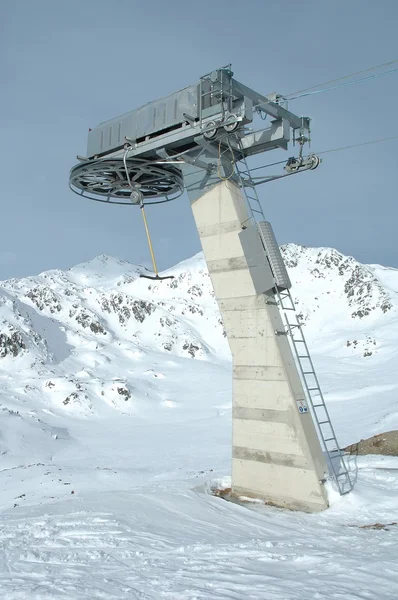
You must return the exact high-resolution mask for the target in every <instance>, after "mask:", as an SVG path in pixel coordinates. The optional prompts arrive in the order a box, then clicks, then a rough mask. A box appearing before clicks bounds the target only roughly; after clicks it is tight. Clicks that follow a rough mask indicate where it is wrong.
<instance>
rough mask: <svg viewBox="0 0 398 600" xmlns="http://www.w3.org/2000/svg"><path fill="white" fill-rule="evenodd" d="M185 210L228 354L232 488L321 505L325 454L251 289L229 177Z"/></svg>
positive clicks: (263, 301) (276, 319)
mask: <svg viewBox="0 0 398 600" xmlns="http://www.w3.org/2000/svg"><path fill="white" fill-rule="evenodd" d="M203 192H204V193H203V194H202V195H199V194H198V193H195V196H194V197H192V198H191V200H192V210H193V214H194V218H195V222H196V226H197V229H198V232H199V236H200V240H201V243H202V248H203V252H204V255H205V259H206V262H207V266H208V269H209V273H210V277H211V281H212V284H213V288H214V292H215V296H216V299H217V302H218V305H219V308H220V312H221V316H222V319H223V322H224V327H225V330H226V334H227V338H228V341H229V345H230V348H231V352H232V357H233V413H232V418H233V442H232V444H233V448H232V493H233V494H234V495H239V496H242V495H244V496H249V497H255V498H262V499H264V500H265V501H267V502H269V503H272V504H275V505H277V506H281V507H286V508H290V509H296V510H303V511H306V512H313V511H320V510H323V509H325V508H327V506H328V502H327V496H326V492H325V488H324V485H323V479H324V476H325V473H327V466H326V462H325V459H324V456H323V453H322V450H321V446H320V443H319V440H318V437H317V434H316V431H315V427H314V424H313V421H312V417H311V415H310V413H306V414H300V413H299V410H298V406H297V402H298V401H299V400H302V399H303V398H304V397H305V396H304V391H303V387H302V384H301V381H300V377H299V374H298V371H297V368H296V365H295V362H294V358H293V354H292V351H291V349H290V346H289V342H288V339H287V337H286V336H284V335H276V334H275V331H283V330H284V326H283V322H282V318H281V316H280V313H279V309H278V307H277V306H276V304H275V302H274V297H273V295H272V293H270V294H269V295H267V294H264V293H262V294H258V293H257V292H256V289H255V286H254V282H253V279H252V276H251V274H250V269H249V266H248V262H247V260H246V257H245V253H244V251H243V247H242V244H241V240H240V237H239V233H240V232H241V231H242V225H244V224H247V223H248V221H249V215H248V210H247V206H246V202H245V199H244V198H243V196H242V194H241V192H240V189H239V187H238V186H237V185H236V184H235V183H233V182H232V181H222V182H220V183H217V184H216V185H213V187H210V189H209V188H205V189H204V190H203Z"/></svg>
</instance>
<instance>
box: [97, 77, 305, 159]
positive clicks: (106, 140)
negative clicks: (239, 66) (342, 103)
mask: <svg viewBox="0 0 398 600" xmlns="http://www.w3.org/2000/svg"><path fill="white" fill-rule="evenodd" d="M232 75H233V73H232V72H231V71H230V70H229V69H228V68H222V69H218V70H216V71H213V72H212V73H209V74H207V75H204V76H203V77H201V78H200V81H199V83H197V84H196V85H191V86H188V87H186V88H184V89H182V90H180V91H178V92H175V93H173V94H170V96H167V97H164V98H161V99H160V100H156V101H154V102H149V103H148V104H145V105H144V106H142V107H141V108H138V109H135V110H132V111H130V112H128V113H125V114H124V115H121V116H119V117H116V118H114V119H111V120H110V121H106V122H104V123H101V124H100V125H98V126H97V127H95V128H93V129H91V130H90V131H89V135H88V146H87V157H88V158H89V159H92V158H94V157H101V156H112V154H113V153H116V152H118V151H120V150H121V149H122V148H123V147H125V145H126V144H128V145H129V146H130V147H131V148H130V150H129V158H132V157H135V156H137V157H142V158H147V159H148V160H150V159H154V158H156V157H158V156H159V152H160V151H161V150H164V149H165V148H167V152H168V153H170V154H173V153H177V152H181V151H184V152H185V151H187V150H190V149H195V148H202V147H203V137H205V138H206V133H208V132H209V131H211V130H212V129H214V128H216V129H218V128H222V127H225V129H226V131H231V130H232V129H233V128H234V127H235V126H236V127H238V126H240V125H242V124H248V123H251V122H252V121H253V118H254V115H255V114H256V113H258V112H261V113H262V114H263V115H265V116H267V115H268V116H269V117H271V120H270V124H269V127H268V128H266V129H265V130H262V131H260V132H254V133H247V132H246V131H245V132H243V131H242V132H241V131H239V137H240V140H241V141H240V144H238V143H237V141H236V140H235V139H233V137H234V136H231V140H230V143H231V145H232V147H233V148H234V149H235V150H238V149H239V148H240V149H242V150H244V152H245V154H246V155H250V154H255V153H258V152H263V151H265V150H271V149H274V148H284V149H287V145H288V142H289V140H290V134H291V130H293V131H294V132H295V131H296V130H300V134H299V135H300V136H304V135H307V136H309V124H310V120H309V119H308V118H306V117H298V116H297V115H294V114H293V113H291V112H290V111H288V110H286V108H284V107H283V106H281V102H280V99H281V97H280V96H278V95H277V94H269V95H268V96H263V95H261V94H259V93H257V92H255V91H254V90H252V89H250V88H248V87H247V86H245V85H243V84H241V83H240V82H239V81H237V80H236V79H234V78H233V77H232ZM228 127H229V129H228ZM224 133H225V132H224ZM207 138H208V139H209V136H207Z"/></svg>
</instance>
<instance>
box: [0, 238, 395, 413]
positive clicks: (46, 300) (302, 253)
mask: <svg viewBox="0 0 398 600" xmlns="http://www.w3.org/2000/svg"><path fill="white" fill-rule="evenodd" d="M282 250H283V255H284V258H285V261H286V264H287V266H288V269H289V272H290V276H291V279H292V282H293V290H292V292H293V296H294V299H295V302H296V305H297V310H298V312H299V315H300V317H301V319H302V321H303V322H304V324H305V326H306V332H307V337H308V338H309V340H310V343H311V345H312V346H313V349H314V351H315V353H316V352H317V351H318V353H321V354H323V355H325V354H327V355H328V356H329V357H330V358H331V359H332V358H347V359H348V358H349V357H353V358H356V359H361V358H363V359H366V361H367V362H366V361H365V362H363V367H364V368H366V369H368V368H370V367H371V366H372V365H373V364H374V363H375V358H376V357H377V358H380V360H381V361H384V362H386V361H389V360H390V359H391V358H392V357H393V356H395V355H396V350H395V346H396V342H397V338H398V311H397V309H398V271H397V270H395V269H389V268H385V267H380V266H369V265H361V264H360V263H358V262H357V261H356V260H355V259H353V258H351V257H346V256H344V255H342V254H340V253H339V252H337V251H336V250H333V249H328V248H318V249H313V248H305V247H302V246H296V245H294V244H290V245H287V246H285V247H283V249H282ZM141 272H144V269H143V268H142V267H137V266H134V265H131V264H129V263H127V262H125V261H119V260H116V259H114V258H111V257H108V256H99V257H97V258H95V259H94V260H92V261H90V262H88V263H84V264H81V265H78V266H76V267H73V268H71V269H70V270H68V271H59V270H55V271H48V272H45V273H42V274H40V275H38V276H34V277H28V278H25V279H20V280H16V279H12V280H8V281H4V282H1V283H0V319H1V320H0V373H7V376H6V381H5V386H6V388H8V390H9V391H12V393H13V395H15V380H14V376H13V375H12V374H15V377H16V378H17V380H18V386H17V388H18V389H20V390H23V392H22V395H21V394H20V395H19V396H18V398H19V399H20V400H21V399H27V398H29V397H32V394H33V395H35V396H42V392H44V397H46V398H47V401H49V402H50V403H55V405H57V406H58V407H62V406H68V407H69V408H71V407H72V406H73V405H78V406H79V407H80V409H83V407H85V410H87V411H89V412H90V411H92V410H94V408H93V407H94V406H95V405H96V404H98V402H104V401H106V402H111V404H115V405H116V404H118V401H119V400H123V406H124V407H125V406H126V405H125V401H126V400H127V399H130V398H131V397H132V395H134V392H133V387H136V386H132V382H131V381H130V380H129V377H128V373H126V372H125V371H124V370H123V369H120V368H119V365H121V364H124V361H125V359H126V358H127V359H129V360H130V361H131V362H132V363H134V361H136V360H137V359H138V358H139V357H142V356H147V357H150V356H151V354H152V353H156V354H157V355H158V354H162V355H163V360H164V361H168V360H171V359H173V358H176V357H185V358H192V359H195V360H204V361H210V362H214V361H215V362H220V361H221V362H222V361H227V360H228V358H229V348H228V344H227V341H226V338H225V333H224V331H223V327H222V322H221V319H220V315H219V313H218V309H217V305H216V302H215V299H214V294H213V291H212V288H211V283H210V279H209V276H208V273H207V269H206V264H205V262H204V259H203V256H202V255H201V254H198V255H197V256H195V257H194V258H192V259H190V260H187V261H184V262H182V263H180V264H179V265H177V266H176V267H175V268H173V269H171V270H170V271H169V272H168V274H172V275H174V277H175V278H174V279H168V280H165V281H162V282H156V281H151V280H148V279H143V278H140V277H139V275H140V273H141ZM107 364H112V365H113V366H112V369H113V377H112V378H111V379H109V373H108V371H106V376H103V375H101V369H102V368H103V367H104V366H106V365H107ZM4 377H5V376H4V375H3V379H4ZM134 378H136V377H134ZM115 382H116V383H115ZM144 387H145V386H144ZM0 393H1V392H0ZM3 393H4V387H3ZM119 396H120V398H119Z"/></svg>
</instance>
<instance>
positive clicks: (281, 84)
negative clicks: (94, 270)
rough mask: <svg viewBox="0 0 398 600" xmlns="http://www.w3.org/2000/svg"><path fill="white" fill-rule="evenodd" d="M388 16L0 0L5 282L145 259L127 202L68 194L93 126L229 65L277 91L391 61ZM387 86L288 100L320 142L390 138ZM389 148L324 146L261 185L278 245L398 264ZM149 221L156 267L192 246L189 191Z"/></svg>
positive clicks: (387, 3)
mask: <svg viewBox="0 0 398 600" xmlns="http://www.w3.org/2000/svg"><path fill="white" fill-rule="evenodd" d="M397 19H398V2H397V0H379V2H375V1H374V0H371V1H370V0H349V1H347V0H333V1H331V0H330V1H327V0H316V1H315V0H301V1H300V2H297V0H285V1H283V2H281V1H279V2H278V1H277V0H273V1H270V0H245V1H244V2H242V0H239V1H235V0H201V1H200V2H197V1H195V2H194V1H191V0H168V1H165V0H151V1H150V2H149V1H147V2H143V1H141V0H137V1H135V0H113V2H109V0H13V1H12V2H10V1H9V0H0V175H1V189H0V198H1V237H0V279H5V278H8V277H20V276H24V275H29V274H35V273H38V272H40V271H43V270H46V269H50V268H68V267H70V266H72V265H73V264H76V263H78V262H83V261H86V260H89V259H90V258H93V257H94V256H96V255H98V254H102V253H105V254H110V255H112V256H116V257H118V258H123V259H126V260H129V261H131V262H133V263H140V264H142V263H144V264H148V260H149V255H148V249H147V247H146V243H145V235H144V231H143V226H142V222H141V220H140V215H139V212H138V210H137V209H136V208H134V207H131V208H125V207H117V206H114V207H111V206H104V205H102V204H100V203H96V202H92V201H90V200H85V199H82V198H79V197H78V196H76V195H75V194H73V193H72V192H70V190H69V188H68V175H69V169H70V168H71V167H72V166H73V165H74V164H75V163H76V154H82V155H84V154H85V150H86V136H87V130H88V128H89V127H93V126H95V125H97V124H98V123H99V122H101V121H105V120H107V119H110V118H113V117H115V116H117V115H119V114H121V113H124V112H126V111H128V110H131V109H133V108H136V107H138V106H140V105H142V104H144V103H146V102H148V101H151V100H155V99H157V98H158V97H161V96H164V95H167V94H169V93H171V92H173V91H176V90H178V89H179V88H182V87H185V86H186V85H189V84H192V83H196V81H197V80H198V78H199V76H200V75H202V74H203V73H206V72H208V71H210V70H212V69H214V68H217V67H219V66H222V65H224V64H227V63H229V62H232V67H233V71H234V73H235V77H236V78H237V79H238V80H240V81H242V82H243V83H245V84H246V85H249V86H250V87H252V88H254V89H256V90H258V91H259V92H263V93H265V94H266V93H269V92H272V91H277V92H279V93H285V94H287V93H289V92H293V91H295V90H298V89H301V88H305V87H307V86H311V85H315V84H318V83H321V82H324V81H327V80H331V79H334V78H337V77H339V76H342V75H345V74H348V73H351V72H355V71H359V70H361V69H366V68H368V67H370V66H373V65H377V64H379V63H383V62H385V61H389V60H392V59H395V58H398V44H397ZM393 66H395V67H397V66H398V63H397V64H396V65H393ZM397 91H398V73H395V74H392V75H388V76H386V77H381V78H379V79H375V80H370V81H367V82H364V83H360V84H357V85H353V86H351V87H346V88H343V89H340V90H336V91H333V92H330V93H325V94H321V95H319V96H318V95H316V96H310V97H307V98H303V99H300V100H297V101H296V102H294V103H291V105H290V108H291V110H293V111H294V112H297V113H299V114H305V115H308V116H311V117H312V118H313V123H312V129H313V145H312V149H313V150H314V151H316V150H318V151H321V150H326V149H329V148H334V147H337V146H344V145H348V144H355V143H359V142H362V141H367V140H371V139H375V138H380V137H384V136H389V135H397V134H398V125H397V120H396V112H397V111H396V106H397ZM397 150H398V140H392V141H389V142H386V143H383V144H375V145H371V146H365V147H363V148H357V149H354V150H347V151H344V152H337V153H332V154H326V155H325V156H324V161H323V163H322V165H321V166H320V167H319V168H318V169H317V170H316V171H314V172H309V173H305V174H302V175H300V176H297V177H291V178H288V179H286V180H282V181H276V182H274V183H271V184H267V185H265V186H262V188H260V189H259V192H260V197H261V199H262V202H263V207H264V210H265V213H266V216H267V218H269V220H270V221H271V222H272V223H273V225H274V229H275V232H276V235H277V238H278V241H279V242H280V243H286V242H296V243H300V244H304V245H307V246H332V247H335V248H337V249H338V250H340V251H341V252H343V253H346V254H350V255H353V256H354V257H355V258H357V259H358V260H360V261H361V262H367V263H382V264H385V265H390V266H395V267H398V249H397V247H398V244H397V233H396V232H397V221H398V206H397ZM275 154H277V156H278V160H280V159H281V158H280V154H278V153H269V154H268V156H267V157H266V158H267V159H268V160H270V161H271V159H272V160H273V159H274V157H275ZM290 154H291V152H287V153H285V155H284V156H283V157H286V159H287V158H288V157H289V156H290ZM148 218H149V220H150V225H151V229H152V232H153V237H154V242H155V249H156V250H157V255H158V256H157V258H158V262H159V266H160V268H166V267H168V266H171V265H173V264H174V263H176V262H178V261H180V260H183V259H185V258H188V257H189V256H191V255H193V254H194V253H196V252H198V251H199V250H200V245H199V240H198V236H197V233H196V230H195V227H194V224H193V218H192V216H191V213H190V207H189V202H188V199H187V197H186V196H184V197H182V198H180V199H179V200H177V201H176V202H175V203H171V204H169V205H165V206H164V207H153V208H151V209H148Z"/></svg>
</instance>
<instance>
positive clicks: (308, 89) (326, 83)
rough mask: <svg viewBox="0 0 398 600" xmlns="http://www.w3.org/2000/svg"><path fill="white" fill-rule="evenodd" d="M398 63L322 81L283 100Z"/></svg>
mask: <svg viewBox="0 0 398 600" xmlns="http://www.w3.org/2000/svg"><path fill="white" fill-rule="evenodd" d="M397 62H398V58H396V59H394V60H390V61H388V62H385V63H382V64H381V65H376V66H374V67H369V68H368V69H362V71H356V72H355V73H349V75H344V76H343V77H338V78H337V79H330V80H329V81H324V82H323V83H318V84H317V85H313V86H311V87H309V88H304V89H303V90H297V91H295V92H292V93H291V94H287V95H286V96H285V98H287V99H289V97H290V96H296V95H297V94H302V93H304V92H310V91H311V90H315V89H318V88H321V87H323V86H324V85H330V84H332V83H337V82H338V81H342V80H343V79H348V78H349V77H356V76H357V75H363V73H368V72H369V71H375V70H376V69H381V68H382V67H389V66H390V65H393V64H395V63H397Z"/></svg>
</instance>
